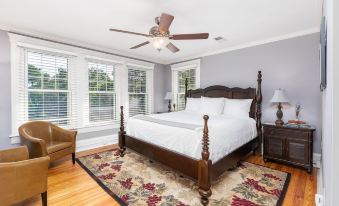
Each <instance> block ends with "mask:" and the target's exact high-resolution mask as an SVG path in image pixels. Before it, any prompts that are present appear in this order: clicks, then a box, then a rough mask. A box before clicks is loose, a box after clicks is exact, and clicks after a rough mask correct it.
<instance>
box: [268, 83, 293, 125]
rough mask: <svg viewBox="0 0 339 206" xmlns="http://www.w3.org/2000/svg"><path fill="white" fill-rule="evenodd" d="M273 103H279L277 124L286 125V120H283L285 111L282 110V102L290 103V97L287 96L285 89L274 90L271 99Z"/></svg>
mask: <svg viewBox="0 0 339 206" xmlns="http://www.w3.org/2000/svg"><path fill="white" fill-rule="evenodd" d="M271 102H272V103H278V111H277V120H276V121H275V124H276V125H277V126H282V125H284V121H282V117H283V112H282V111H281V108H282V106H281V103H288V102H289V99H288V98H287V96H286V94H285V92H284V90H282V89H277V90H275V91H274V95H273V97H272V99H271Z"/></svg>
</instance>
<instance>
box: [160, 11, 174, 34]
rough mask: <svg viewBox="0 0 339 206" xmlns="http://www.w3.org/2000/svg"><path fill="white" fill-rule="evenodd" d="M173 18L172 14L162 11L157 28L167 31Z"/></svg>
mask: <svg viewBox="0 0 339 206" xmlns="http://www.w3.org/2000/svg"><path fill="white" fill-rule="evenodd" d="M173 19H174V16H172V15H169V14H166V13H162V14H161V16H160V23H159V30H160V31H161V32H168V29H169V27H170V26H171V23H172V21H173Z"/></svg>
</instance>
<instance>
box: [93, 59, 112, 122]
mask: <svg viewBox="0 0 339 206" xmlns="http://www.w3.org/2000/svg"><path fill="white" fill-rule="evenodd" d="M88 81H89V111H88V112H89V122H90V123H103V122H112V121H114V120H116V119H117V108H116V107H117V99H116V93H115V69H114V65H113V64H105V63H95V62H88Z"/></svg>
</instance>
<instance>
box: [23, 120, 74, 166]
mask: <svg viewBox="0 0 339 206" xmlns="http://www.w3.org/2000/svg"><path fill="white" fill-rule="evenodd" d="M19 134H20V137H21V140H22V142H23V143H24V144H25V145H26V146H27V147H28V150H29V158H36V157H43V156H47V155H48V156H49V157H50V160H51V161H54V160H56V159H59V158H61V157H64V156H66V155H69V154H72V162H73V164H75V142H76V135H77V131H71V130H65V129H62V128H60V127H58V126H56V125H54V124H52V123H49V122H45V121H32V122H28V123H25V124H23V125H21V126H20V127H19Z"/></svg>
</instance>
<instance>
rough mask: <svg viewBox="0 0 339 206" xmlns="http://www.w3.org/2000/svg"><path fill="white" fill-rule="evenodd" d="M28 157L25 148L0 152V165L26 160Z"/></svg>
mask: <svg viewBox="0 0 339 206" xmlns="http://www.w3.org/2000/svg"><path fill="white" fill-rule="evenodd" d="M28 155H29V154H28V150H27V147H25V146H21V147H16V148H10V149H6V150H1V151H0V163H4V162H17V161H21V160H27V159H28Z"/></svg>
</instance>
